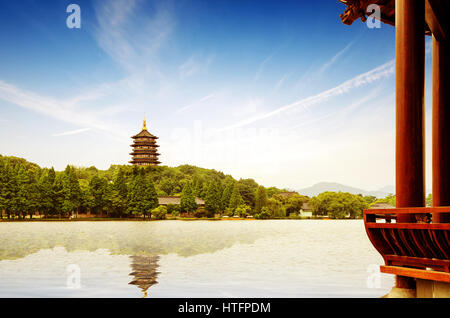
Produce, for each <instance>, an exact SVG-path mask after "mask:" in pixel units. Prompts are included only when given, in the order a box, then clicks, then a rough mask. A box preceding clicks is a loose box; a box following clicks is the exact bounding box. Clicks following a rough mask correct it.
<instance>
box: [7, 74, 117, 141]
mask: <svg viewBox="0 0 450 318" xmlns="http://www.w3.org/2000/svg"><path fill="white" fill-rule="evenodd" d="M0 99H2V100H5V101H8V102H10V103H13V104H15V105H17V106H20V107H23V108H25V109H29V110H31V111H35V112H38V113H41V114H44V115H47V116H49V117H51V118H55V119H58V120H61V121H63V122H67V123H71V124H74V125H77V126H85V127H89V128H92V129H98V130H101V131H105V132H108V133H110V134H112V135H114V136H116V137H117V136H120V134H119V132H118V130H117V129H116V128H114V127H112V126H111V125H108V124H107V123H105V122H104V121H103V120H101V119H100V118H99V116H96V114H95V112H89V111H83V112H81V111H77V110H76V109H73V108H72V107H70V105H67V104H65V101H64V100H58V99H56V98H53V97H47V96H42V95H39V94H36V93H34V92H31V91H27V90H24V89H21V88H19V87H16V86H14V85H11V84H9V83H6V82H4V81H0Z"/></svg>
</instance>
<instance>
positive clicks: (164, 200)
mask: <svg viewBox="0 0 450 318" xmlns="http://www.w3.org/2000/svg"><path fill="white" fill-rule="evenodd" d="M180 202H181V197H176V196H170V195H161V196H158V204H159V205H164V206H168V205H169V204H175V205H180ZM195 203H197V205H198V206H200V207H204V206H205V201H204V200H202V199H200V198H195Z"/></svg>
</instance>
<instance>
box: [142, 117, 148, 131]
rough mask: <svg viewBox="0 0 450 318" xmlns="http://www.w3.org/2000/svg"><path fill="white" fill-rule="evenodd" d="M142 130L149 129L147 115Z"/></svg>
mask: <svg viewBox="0 0 450 318" xmlns="http://www.w3.org/2000/svg"><path fill="white" fill-rule="evenodd" d="M142 130H147V121H146V120H145V116H144V125H143V127H142Z"/></svg>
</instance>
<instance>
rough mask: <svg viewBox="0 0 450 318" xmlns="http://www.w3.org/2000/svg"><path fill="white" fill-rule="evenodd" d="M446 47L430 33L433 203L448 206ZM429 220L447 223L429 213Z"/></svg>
mask: <svg viewBox="0 0 450 318" xmlns="http://www.w3.org/2000/svg"><path fill="white" fill-rule="evenodd" d="M449 57H450V47H449V44H448V41H438V40H436V38H435V37H434V36H433V206H450V61H449ZM433 223H450V216H449V215H448V214H440V213H433Z"/></svg>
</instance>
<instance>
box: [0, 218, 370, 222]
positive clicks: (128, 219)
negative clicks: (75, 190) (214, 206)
mask: <svg viewBox="0 0 450 318" xmlns="http://www.w3.org/2000/svg"><path fill="white" fill-rule="evenodd" d="M266 220H291V221H304V220H317V221H337V220H342V221H346V220H362V218H357V219H328V218H288V217H286V218H276V219H255V218H167V219H163V220H157V219H148V220H147V219H146V220H143V219H136V218H78V219H77V218H74V219H39V218H35V219H0V223H2V222H4V223H14V222H15V223H20V222H24V223H25V222H112V221H119V222H120V221H128V222H129V221H133V222H153V221H266Z"/></svg>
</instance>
